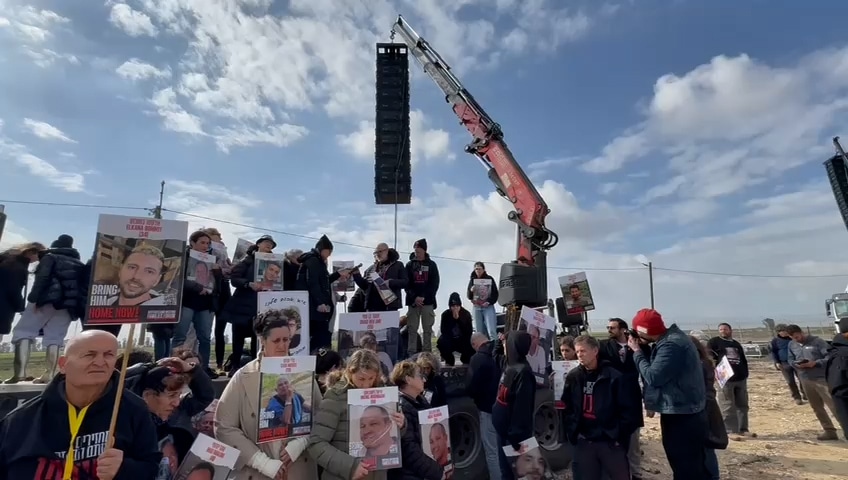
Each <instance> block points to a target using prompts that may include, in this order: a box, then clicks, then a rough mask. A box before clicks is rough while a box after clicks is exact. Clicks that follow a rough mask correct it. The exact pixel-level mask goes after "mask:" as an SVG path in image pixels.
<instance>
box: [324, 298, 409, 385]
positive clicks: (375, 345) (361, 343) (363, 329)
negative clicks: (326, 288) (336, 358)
mask: <svg viewBox="0 0 848 480" xmlns="http://www.w3.org/2000/svg"><path fill="white" fill-rule="evenodd" d="M399 324H400V314H399V313H398V312H397V311H387V312H385V311H384V312H362V313H340V314H339V316H338V326H339V349H338V350H339V354H340V355H341V356H342V357H348V356H349V355H350V354H351V353H353V351H354V350H355V349H356V348H366V349H370V350H372V351H374V352H376V353H377V356H378V357H379V358H380V361H381V362H383V364H384V365H385V369H386V370H388V371H387V372H385V376H386V377H388V374H389V373H390V372H391V371H392V367H393V366H394V364H395V362H397V361H398V347H399V345H400V328H399Z"/></svg>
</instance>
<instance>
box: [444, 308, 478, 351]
mask: <svg viewBox="0 0 848 480" xmlns="http://www.w3.org/2000/svg"><path fill="white" fill-rule="evenodd" d="M472 333H474V319H472V318H471V312H469V311H468V310H466V309H465V308H463V307H460V308H459V318H456V319H455V318H453V312H451V311H450V309H448V310H445V311H444V312H442V317H441V320H440V322H439V336H440V337H446V338H450V339H456V341H457V342H459V343H456V344H455V345H456V347H455V348H457V349H459V348H464V347H465V345H470V344H471V334H472ZM460 345H461V346H462V347H460Z"/></svg>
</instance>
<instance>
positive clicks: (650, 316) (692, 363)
mask: <svg viewBox="0 0 848 480" xmlns="http://www.w3.org/2000/svg"><path fill="white" fill-rule="evenodd" d="M631 325H632V326H633V330H634V331H633V332H631V334H630V338H629V339H628V345H629V347H630V349H631V350H633V361H634V362H635V363H636V367H637V368H638V369H639V374H640V375H641V376H642V382H643V384H644V387H645V388H644V395H645V409H646V410H649V411H653V412H656V413H659V414H660V427H661V429H662V442H663V448H664V449H665V456H666V458H667V459H668V464H669V465H670V466H671V470H672V472H674V480H709V478H710V475H709V473H708V471H707V469H706V464H705V461H704V460H705V457H704V446H705V444H706V439H707V417H706V414H705V411H704V407H705V405H706V398H707V397H706V390H705V386H704V372H703V370H702V368H701V361H700V359H699V357H698V352H697V351H696V350H695V345H694V344H693V343H692V341H691V340H690V339H689V337H688V336H687V335H686V334H685V333H684V332H683V331H681V330H680V328H678V327H677V325H674V324H672V325H671V326H670V327H666V326H665V322H664V321H663V318H662V315H660V314H659V312H657V311H656V310H651V309H647V308H646V309H642V310H639V311H638V312H637V313H636V316H635V317H633V321H632V322H631ZM641 342H647V343H653V344H654V347H653V349H652V350H651V354H650V358H647V357H646V355H645V354H644V353H643V352H642V349H641V347H640V344H641Z"/></svg>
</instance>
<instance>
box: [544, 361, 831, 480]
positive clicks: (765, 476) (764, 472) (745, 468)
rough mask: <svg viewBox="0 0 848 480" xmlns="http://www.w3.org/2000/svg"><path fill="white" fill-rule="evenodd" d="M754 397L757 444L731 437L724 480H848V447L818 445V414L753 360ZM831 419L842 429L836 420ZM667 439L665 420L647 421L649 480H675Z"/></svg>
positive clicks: (563, 478) (723, 461) (563, 477)
mask: <svg viewBox="0 0 848 480" xmlns="http://www.w3.org/2000/svg"><path fill="white" fill-rule="evenodd" d="M748 392H749V397H750V407H751V410H750V424H751V431H752V432H754V433H756V434H757V438H743V439H734V438H733V437H731V441H730V445H729V446H728V448H727V450H724V451H719V452H718V455H719V464H720V465H721V478H722V479H728V480H774V479H792V480H838V479H840V478H841V479H845V478H848V442H845V441H839V442H819V441H816V435H818V434H819V433H821V431H822V430H821V425H819V422H818V420H816V417H815V415H813V411H812V409H810V406H809V405H807V404H804V405H795V403H794V402H793V401H792V397H791V396H790V395H789V388H788V387H786V384H785V383H784V382H783V377H782V375H781V374H780V373H779V372H777V371H775V370H774V367H773V366H772V365H771V363H770V362H768V361H765V360H753V359H751V376H750V378H749V380H748ZM831 418H833V421H834V424H835V425H838V423H837V422H836V419H835V417H833V416H831ZM837 428H838V427H837ZM840 437H841V433H840ZM736 438H738V437H736ZM661 439H662V436H661V434H660V422H659V416H657V417H655V418H646V419H645V428H643V429H642V451H643V452H644V455H643V457H642V469H643V471H642V474H643V478H645V479H646V480H647V479H650V480H669V479H670V478H671V470H670V469H669V467H668V463H666V459H665V454H664V453H663V448H662V440H661ZM557 478H558V479H560V480H570V478H571V476H570V474H569V473H568V472H561V473H560V474H559V475H557Z"/></svg>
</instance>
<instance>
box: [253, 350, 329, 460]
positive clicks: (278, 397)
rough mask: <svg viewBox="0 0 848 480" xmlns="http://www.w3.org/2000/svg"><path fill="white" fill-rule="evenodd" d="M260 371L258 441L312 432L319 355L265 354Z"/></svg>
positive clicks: (264, 441) (282, 438)
mask: <svg viewBox="0 0 848 480" xmlns="http://www.w3.org/2000/svg"><path fill="white" fill-rule="evenodd" d="M259 372H260V378H261V380H260V392H259V410H258V412H259V429H258V438H257V439H256V443H266V442H273V441H275V440H285V439H287V438H294V437H302V436H304V435H309V434H310V433H311V432H312V381H313V378H314V374H315V357H314V356H311V355H305V356H301V357H262V362H261V363H260V365H259Z"/></svg>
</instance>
